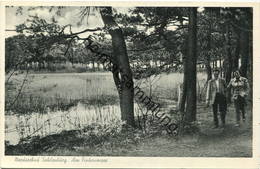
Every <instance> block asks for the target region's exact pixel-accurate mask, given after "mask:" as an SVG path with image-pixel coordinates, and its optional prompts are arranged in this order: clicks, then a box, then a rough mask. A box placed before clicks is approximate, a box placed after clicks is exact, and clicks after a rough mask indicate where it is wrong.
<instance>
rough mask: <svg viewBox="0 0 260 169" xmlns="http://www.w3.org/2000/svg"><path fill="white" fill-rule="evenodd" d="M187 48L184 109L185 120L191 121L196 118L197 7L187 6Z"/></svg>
mask: <svg viewBox="0 0 260 169" xmlns="http://www.w3.org/2000/svg"><path fill="white" fill-rule="evenodd" d="M188 36H189V38H188V39H189V42H188V46H189V50H188V58H187V59H186V62H187V64H186V65H187V67H186V69H187V68H188V69H189V70H188V71H187V82H188V83H187V84H186V87H187V94H186V97H187V98H186V99H187V106H186V111H185V121H186V122H188V123H189V122H193V121H195V120H196V113H197V110H196V107H197V93H196V89H197V84H196V74H197V66H196V64H197V48H196V46H197V8H194V7H193V8H189V35H188Z"/></svg>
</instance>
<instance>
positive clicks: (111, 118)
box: [5, 102, 121, 145]
mask: <svg viewBox="0 0 260 169" xmlns="http://www.w3.org/2000/svg"><path fill="white" fill-rule="evenodd" d="M120 119H121V115H120V107H119V106H118V105H107V106H87V105H85V104H82V103H80V102H79V103H78V104H77V105H76V106H74V107H72V108H70V109H69V110H67V111H55V112H51V111H49V112H48V113H46V114H40V113H32V114H26V115H15V114H13V115H6V116H5V140H6V141H7V142H8V143H9V144H11V145H15V144H18V143H19V141H20V139H22V138H28V137H33V136H40V137H44V136H47V135H50V134H56V133H60V132H61V131H64V130H75V129H82V128H84V127H85V126H87V125H91V124H94V123H98V124H111V123H113V122H116V121H119V120H120Z"/></svg>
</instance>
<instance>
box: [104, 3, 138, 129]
mask: <svg viewBox="0 0 260 169" xmlns="http://www.w3.org/2000/svg"><path fill="white" fill-rule="evenodd" d="M100 14H101V17H102V20H103V22H104V24H105V26H106V27H107V28H108V32H109V34H110V35H111V37H112V47H113V63H114V67H116V68H115V69H116V70H115V71H113V77H114V82H115V84H116V86H117V89H118V93H119V100H120V109H121V118H122V120H123V121H126V124H128V125H131V126H135V121H134V90H133V77H132V71H131V69H130V64H129V58H128V55H127V51H126V44H125V39H124V36H123V32H122V30H121V28H120V27H119V26H118V25H117V23H116V22H115V20H114V18H113V16H112V8H111V7H103V8H101V10H100ZM124 77H126V79H124Z"/></svg>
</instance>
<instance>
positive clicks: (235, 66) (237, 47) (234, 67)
mask: <svg viewBox="0 0 260 169" xmlns="http://www.w3.org/2000/svg"><path fill="white" fill-rule="evenodd" d="M236 34H237V44H236V49H235V55H234V56H233V71H235V70H238V68H239V65H238V62H239V53H240V31H239V30H237V31H236Z"/></svg>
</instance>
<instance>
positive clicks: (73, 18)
mask: <svg viewBox="0 0 260 169" xmlns="http://www.w3.org/2000/svg"><path fill="white" fill-rule="evenodd" d="M29 8H30V7H23V10H22V14H16V13H17V9H18V7H11V8H10V7H9V8H6V30H15V27H16V25H19V24H22V23H24V22H26V20H27V19H28V18H29V16H30V15H33V16H34V15H38V16H39V17H40V18H43V19H45V20H46V21H49V22H51V18H52V17H53V16H55V19H56V20H57V21H58V24H59V25H61V26H64V25H68V24H71V25H72V32H73V33H75V32H79V31H82V30H84V29H87V28H88V29H94V28H97V27H103V26H104V24H103V21H102V19H101V16H100V14H99V12H98V11H97V10H92V12H91V13H90V16H89V17H88V18H85V19H84V20H83V21H82V24H81V26H79V25H78V24H77V23H78V22H79V21H80V11H81V10H82V8H80V7H73V6H71V7H66V8H64V9H62V10H61V11H62V12H61V16H57V15H56V14H55V10H53V11H52V12H49V9H48V8H37V9H34V10H28V9H29ZM132 8H133V7H132ZM132 8H130V7H116V8H113V9H115V10H116V11H117V12H118V13H124V14H126V13H128V12H129V10H130V9H132ZM203 10H204V8H203V7H200V8H198V12H202V11H203ZM168 29H169V30H170V29H171V30H175V29H176V26H172V27H169V28H168ZM68 31H69V30H68V29H67V32H66V31H65V33H69V32H68ZM148 31H149V30H148ZM150 31H151V30H150ZM89 34H91V33H90V32H86V33H83V34H80V35H79V36H80V37H87V36H88V35H89ZM14 35H17V33H16V32H15V31H5V37H6V38H7V37H10V36H14Z"/></svg>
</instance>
